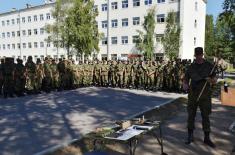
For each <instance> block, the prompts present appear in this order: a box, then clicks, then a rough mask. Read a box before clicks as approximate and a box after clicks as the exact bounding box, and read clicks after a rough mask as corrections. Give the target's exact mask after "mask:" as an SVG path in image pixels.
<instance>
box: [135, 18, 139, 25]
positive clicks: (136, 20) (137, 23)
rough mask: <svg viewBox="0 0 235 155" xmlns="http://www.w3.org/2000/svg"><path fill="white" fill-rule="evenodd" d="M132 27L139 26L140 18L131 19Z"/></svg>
mask: <svg viewBox="0 0 235 155" xmlns="http://www.w3.org/2000/svg"><path fill="white" fill-rule="evenodd" d="M133 25H140V17H133Z"/></svg>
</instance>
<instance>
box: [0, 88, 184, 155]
mask: <svg viewBox="0 0 235 155" xmlns="http://www.w3.org/2000/svg"><path fill="white" fill-rule="evenodd" d="M181 96H182V95H181ZM177 97H179V95H176V94H168V93H148V92H145V91H136V90H133V91H131V90H120V89H109V88H95V87H93V88H82V89H78V90H73V91H65V92H56V93H51V94H42V95H37V96H27V97H24V98H14V99H7V100H3V99H0V150H1V153H0V154H1V155H12V154H15V155H30V154H33V153H37V152H40V151H42V150H44V149H47V148H49V147H51V146H54V145H57V144H61V143H62V142H66V141H69V140H71V139H75V138H79V137H80V136H81V135H84V134H86V133H88V132H90V131H92V130H94V129H95V128H97V127H99V126H100V125H102V124H106V123H111V122H113V121H115V120H120V119H124V118H125V117H128V116H131V115H134V114H136V113H139V112H141V111H144V110H148V109H150V108H152V107H155V106H157V105H160V104H162V103H164V102H166V101H169V100H172V99H174V98H177Z"/></svg>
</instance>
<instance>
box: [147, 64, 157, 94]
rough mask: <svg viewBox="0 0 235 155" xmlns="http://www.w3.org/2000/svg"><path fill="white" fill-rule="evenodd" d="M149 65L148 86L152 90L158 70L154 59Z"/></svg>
mask: <svg viewBox="0 0 235 155" xmlns="http://www.w3.org/2000/svg"><path fill="white" fill-rule="evenodd" d="M148 63H149V64H148V66H147V69H146V73H147V83H146V85H147V88H148V89H150V90H153V89H154V88H155V87H154V78H155V72H156V68H155V64H154V62H152V61H149V62H148Z"/></svg>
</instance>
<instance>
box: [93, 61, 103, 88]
mask: <svg viewBox="0 0 235 155" xmlns="http://www.w3.org/2000/svg"><path fill="white" fill-rule="evenodd" d="M93 67H94V72H93V75H94V76H93V84H94V85H95V86H101V64H100V62H98V61H94V65H93Z"/></svg>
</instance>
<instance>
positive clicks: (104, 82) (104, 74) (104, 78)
mask: <svg viewBox="0 0 235 155" xmlns="http://www.w3.org/2000/svg"><path fill="white" fill-rule="evenodd" d="M108 74H109V65H108V64H107V61H105V60H104V61H103V64H102V65H101V86H102V87H107V86H108Z"/></svg>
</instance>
